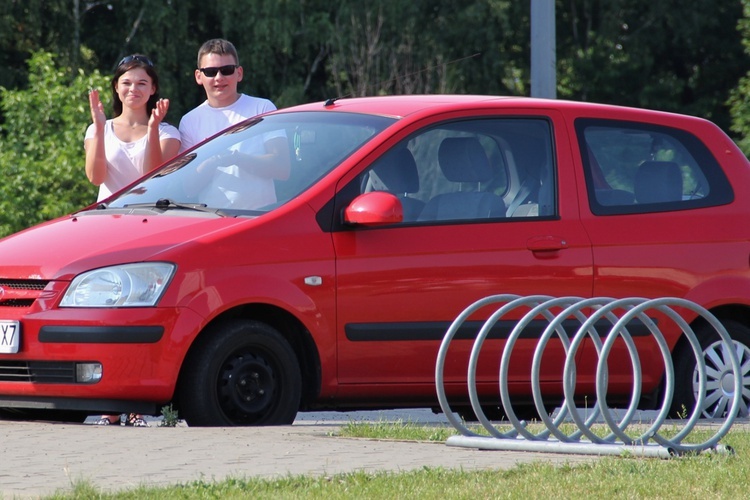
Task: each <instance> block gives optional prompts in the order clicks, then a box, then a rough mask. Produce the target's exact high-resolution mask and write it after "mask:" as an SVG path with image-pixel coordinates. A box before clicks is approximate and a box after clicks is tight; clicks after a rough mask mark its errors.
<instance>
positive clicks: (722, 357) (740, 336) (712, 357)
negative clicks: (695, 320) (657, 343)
mask: <svg viewBox="0 0 750 500" xmlns="http://www.w3.org/2000/svg"><path fill="white" fill-rule="evenodd" d="M722 324H723V325H724V327H725V328H726V330H727V332H728V333H729V336H730V337H732V343H733V349H734V351H735V353H736V354H737V358H738V359H739V362H740V367H741V370H742V373H740V378H741V380H742V381H743V382H742V386H741V387H739V388H736V387H735V386H734V372H733V371H732V361H731V358H730V357H729V354H728V351H727V347H728V346H726V345H725V344H724V342H723V341H722V340H721V338H720V337H719V336H718V334H717V333H716V332H715V331H714V329H713V327H711V326H710V325H707V324H703V325H701V326H698V327H696V328H695V334H696V335H697V337H698V340H699V341H700V343H701V348H702V352H701V356H703V361H704V362H705V363H706V398H705V400H704V405H703V408H700V411H701V414H702V416H703V417H705V418H724V417H725V416H726V413H727V412H728V411H729V409H730V408H731V407H732V401H733V400H734V397H735V396H738V397H741V398H742V404H741V405H740V411H739V416H741V417H747V416H748V413H749V411H748V410H749V409H750V329H748V327H746V326H745V325H743V324H742V323H738V322H736V321H732V320H725V321H723V322H722ZM699 379H700V374H699V372H698V366H697V362H696V359H695V352H694V351H693V349H692V348H691V347H690V345H689V344H684V345H682V346H681V348H680V350H679V352H677V353H676V358H675V397H674V399H673V402H672V411H671V413H672V414H673V415H675V416H682V417H684V416H685V414H686V412H690V410H691V409H692V408H694V407H695V402H696V401H697V398H698V389H699Z"/></svg>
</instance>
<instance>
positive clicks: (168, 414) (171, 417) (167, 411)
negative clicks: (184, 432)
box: [159, 403, 180, 427]
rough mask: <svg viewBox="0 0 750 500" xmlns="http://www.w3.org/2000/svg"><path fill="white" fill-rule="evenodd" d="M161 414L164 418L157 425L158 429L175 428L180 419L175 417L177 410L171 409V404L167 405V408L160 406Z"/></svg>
mask: <svg viewBox="0 0 750 500" xmlns="http://www.w3.org/2000/svg"><path fill="white" fill-rule="evenodd" d="M161 414H162V417H164V418H163V420H162V421H161V423H160V424H159V427H177V424H178V423H179V422H180V419H179V417H178V416H177V410H175V409H174V408H172V403H169V405H168V406H162V408H161Z"/></svg>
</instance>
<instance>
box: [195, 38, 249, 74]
mask: <svg viewBox="0 0 750 500" xmlns="http://www.w3.org/2000/svg"><path fill="white" fill-rule="evenodd" d="M206 54H218V55H220V56H224V55H230V56H232V57H234V63H235V64H237V65H239V64H240V57H239V56H238V55H237V49H235V48H234V45H232V42H230V41H228V40H224V39H223V38H213V39H211V40H208V41H206V42H204V43H203V45H201V48H200V49H198V64H197V66H196V67H197V68H200V67H201V59H203V56H205V55H206Z"/></svg>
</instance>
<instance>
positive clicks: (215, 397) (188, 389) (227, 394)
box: [177, 320, 302, 426]
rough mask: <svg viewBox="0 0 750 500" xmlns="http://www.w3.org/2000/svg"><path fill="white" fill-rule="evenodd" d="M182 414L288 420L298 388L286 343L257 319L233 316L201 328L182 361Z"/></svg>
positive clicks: (191, 421) (204, 421) (196, 419)
mask: <svg viewBox="0 0 750 500" xmlns="http://www.w3.org/2000/svg"><path fill="white" fill-rule="evenodd" d="M177 390H178V393H177V397H178V402H179V410H180V414H181V417H182V418H184V419H185V421H186V422H187V424H188V425H190V426H248V425H287V424H291V423H292V422H294V419H295V417H296V415H297V411H298V409H299V404H300V399H301V393H302V376H301V374H300V368H299V363H298V362H297V356H296V355H295V353H294V350H293V349H292V348H291V346H290V345H289V342H287V341H286V339H284V337H283V336H282V335H281V334H280V333H279V332H278V331H277V330H275V329H274V328H272V327H270V326H269V325H267V324H265V323H261V322H258V321H246V320H234V321H230V322H225V323H222V324H219V325H216V326H215V327H213V328H212V329H211V330H210V331H206V332H204V334H203V335H202V337H201V338H200V339H199V340H198V341H197V342H196V345H194V346H193V347H192V348H191V350H190V353H189V354H188V357H187V358H186V360H185V364H184V366H183V371H182V375H181V377H180V383H179V387H178V389H177Z"/></svg>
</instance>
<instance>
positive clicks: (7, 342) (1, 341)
mask: <svg viewBox="0 0 750 500" xmlns="http://www.w3.org/2000/svg"><path fill="white" fill-rule="evenodd" d="M20 343H21V324H20V323H19V322H18V321H8V320H0V353H2V354H15V353H17V352H18V346H19V344H20Z"/></svg>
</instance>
